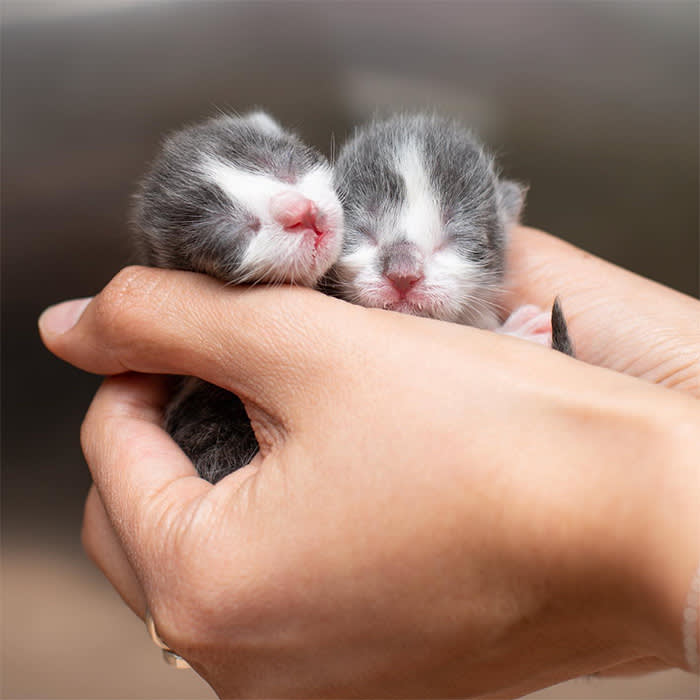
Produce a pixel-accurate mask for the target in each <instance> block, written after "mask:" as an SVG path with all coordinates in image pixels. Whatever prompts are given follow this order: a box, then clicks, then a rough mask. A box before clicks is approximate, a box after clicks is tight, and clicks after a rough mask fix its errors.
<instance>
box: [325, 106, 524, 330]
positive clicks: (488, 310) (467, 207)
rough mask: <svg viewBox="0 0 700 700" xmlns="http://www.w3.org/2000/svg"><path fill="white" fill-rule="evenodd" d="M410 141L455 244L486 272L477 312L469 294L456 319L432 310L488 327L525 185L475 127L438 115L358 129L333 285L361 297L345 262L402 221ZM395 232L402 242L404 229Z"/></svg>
mask: <svg viewBox="0 0 700 700" xmlns="http://www.w3.org/2000/svg"><path fill="white" fill-rule="evenodd" d="M409 146H411V147H413V148H416V149H417V152H418V153H419V156H420V159H421V166H422V167H423V169H424V171H425V174H426V175H427V179H428V181H429V183H430V186H431V190H432V192H433V193H435V195H437V197H438V200H439V202H438V205H439V209H440V213H441V216H442V220H443V228H444V231H445V234H446V237H447V239H448V241H449V245H450V246H451V247H452V249H453V250H455V251H457V252H458V253H459V255H461V256H462V257H463V258H465V259H468V260H470V261H472V262H473V263H474V264H475V270H477V272H475V274H477V275H478V277H479V279H478V280H475V282H476V284H477V286H479V288H480V293H479V297H480V299H479V300H478V302H479V308H478V309H477V308H476V306H475V305H474V304H473V303H469V300H468V299H464V303H463V304H462V309H461V311H460V313H459V314H458V315H457V316H455V315H454V314H452V315H445V316H441V315H440V313H439V311H438V310H433V312H432V313H430V314H426V315H434V316H435V317H438V318H444V320H450V321H457V322H461V323H468V324H471V325H488V322H487V320H486V317H489V319H493V318H495V317H496V312H495V309H494V308H493V306H494V304H495V299H496V291H497V289H498V288H499V287H500V285H501V283H502V280H503V270H504V251H505V245H506V238H507V230H508V228H509V227H510V226H511V225H512V224H514V223H516V222H517V221H518V219H519V216H520V212H521V209H522V206H523V202H524V196H525V194H524V188H523V187H521V186H520V185H519V184H517V183H515V182H510V181H507V180H502V179H501V178H500V177H499V175H498V172H497V170H496V168H495V164H494V160H493V158H492V157H491V155H489V154H488V153H487V152H486V150H485V149H484V147H483V146H482V145H481V144H480V143H479V142H478V140H477V139H476V138H475V137H474V136H473V134H471V132H469V131H468V130H466V129H465V128H464V127H463V126H461V125H460V124H459V123H458V122H455V121H451V120H448V119H443V118H441V117H438V116H434V115H423V114H418V115H398V116H394V117H392V118H390V119H387V120H384V121H375V122H372V123H370V124H369V125H366V126H364V127H361V128H359V129H357V130H356V131H355V133H354V135H353V136H352V138H351V139H350V140H349V141H348V143H347V144H346V145H345V146H344V147H343V149H342V150H341V153H340V155H339V157H338V161H337V163H336V166H335V179H336V187H337V189H338V191H339V193H340V195H341V200H342V202H343V208H344V212H345V236H344V244H343V251H342V253H341V256H340V259H339V261H338V263H337V264H336V266H335V267H334V268H333V269H332V270H331V273H330V275H329V283H328V286H329V288H332V289H333V290H334V292H335V293H336V294H337V295H339V296H341V297H343V298H346V299H348V300H351V301H357V300H358V290H357V289H356V288H354V283H353V282H352V281H348V280H347V279H345V277H346V276H344V275H343V265H344V261H345V260H346V259H347V256H350V255H352V253H353V252H354V251H356V250H357V249H358V247H359V246H360V244H361V243H362V242H363V241H365V240H366V239H367V238H368V237H373V236H375V235H376V231H377V229H380V228H382V227H383V226H386V225H391V224H389V223H387V222H389V221H393V220H395V218H396V216H397V212H398V211H399V210H400V209H401V207H402V206H404V205H405V204H406V197H407V192H406V182H405V181H404V178H403V177H402V175H401V173H400V172H399V171H398V170H397V167H396V157H397V153H399V152H401V150H402V149H405V148H407V147H409ZM396 234H397V235H398V236H399V239H400V236H401V232H400V231H398V232H396ZM397 250H398V249H397ZM391 256H392V253H391V251H390V250H383V251H382V255H381V260H382V263H381V264H382V265H384V266H385V267H386V265H387V262H386V260H387V257H389V258H391ZM360 303H362V302H360ZM491 324H492V322H491Z"/></svg>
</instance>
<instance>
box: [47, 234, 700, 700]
mask: <svg viewBox="0 0 700 700" xmlns="http://www.w3.org/2000/svg"><path fill="white" fill-rule="evenodd" d="M523 235H529V234H527V233H524V234H523ZM532 235H536V234H532ZM543 240H544V241H545V242H546V243H547V244H549V239H543ZM589 260H591V259H589ZM591 262H592V264H595V265H597V264H599V263H598V261H595V260H591ZM611 269H613V270H614V268H611ZM608 272H609V271H608ZM625 274H626V273H625ZM634 279H635V280H637V279H638V278H634ZM514 288H515V289H517V286H516V285H514ZM533 290H534V291H533ZM554 291H556V292H558V293H560V294H562V297H563V298H564V300H565V306H566V311H567V313H569V314H571V318H572V333H573V335H574V338H575V339H576V341H577V349H578V352H579V355H580V356H582V357H583V359H587V358H586V356H585V355H586V353H587V352H588V348H589V347H593V346H589V345H588V341H587V340H583V339H584V338H586V337H587V336H586V335H585V332H584V331H585V325H584V324H583V323H582V321H580V320H579V319H580V318H581V315H578V309H577V305H576V303H575V299H576V298H575V297H574V296H571V297H569V296H568V293H567V292H568V290H567V289H564V288H563V287H562V286H559V287H557V288H555V290H554ZM664 293H666V292H664ZM538 294H540V292H538V291H537V286H536V285H534V287H533V288H532V289H529V290H528V291H527V294H522V297H523V300H524V301H535V302H537V301H539V302H540V303H543V300H542V299H539V298H538V296H537V295H538ZM632 296H633V297H634V295H632ZM678 296H679V297H680V295H678ZM569 298H570V299H571V303H569V302H568V301H567V299H569ZM634 298H636V297H634ZM684 299H685V298H682V297H681V298H680V299H677V298H676V297H675V296H672V297H669V302H668V304H669V307H671V306H674V305H675V304H677V303H678V304H686V301H685V300H684ZM690 302H692V300H690ZM691 306H692V304H691ZM674 308H675V306H674ZM688 308H690V307H688ZM695 310H696V311H697V307H695ZM76 313H77V307H70V308H69V307H62V308H58V309H54V310H53V311H52V312H50V314H49V315H46V316H45V317H44V318H43V320H42V324H41V328H42V335H43V337H44V341H45V342H46V344H47V346H48V347H49V348H50V349H51V350H52V351H53V352H54V353H56V354H57V355H58V356H59V357H62V358H63V359H66V360H67V361H69V362H71V363H73V364H75V365H77V366H79V367H81V368H83V369H86V370H88V371H92V372H97V373H100V374H107V375H115V376H112V377H111V378H109V379H107V380H106V381H105V382H104V384H103V386H102V387H101V389H100V390H99V392H98V394H97V395H96V397H95V400H94V402H93V404H92V406H91V408H90V411H89V412H88V415H87V417H86V420H85V423H84V426H83V435H82V438H83V446H84V450H85V454H86V458H87V461H88V464H89V466H90V469H91V471H92V474H93V478H94V481H95V489H93V491H92V492H91V494H90V496H89V498H88V502H87V505H86V513H85V524H84V535H83V536H84V542H85V546H86V548H87V550H88V552H89V553H90V554H91V556H92V557H93V558H94V559H95V560H96V561H97V563H98V564H99V565H100V566H101V568H102V569H103V571H104V572H105V574H106V575H107V576H108V578H109V579H110V580H111V581H112V583H113V584H114V585H115V587H116V588H117V590H119V592H120V593H121V594H122V596H123V597H124V598H125V600H126V601H127V603H128V604H129V605H130V606H131V607H132V608H133V609H134V610H135V611H136V612H137V613H138V614H141V615H143V614H144V610H145V607H146V605H148V607H149V609H150V610H151V611H152V613H153V616H154V619H155V621H156V625H157V628H158V630H159V633H160V635H161V637H163V638H164V639H165V640H166V641H167V642H168V644H169V645H170V646H171V647H172V648H174V649H175V650H177V651H178V652H179V653H181V654H182V655H184V656H185V657H186V658H187V659H188V660H189V661H190V662H191V663H192V664H193V666H194V667H195V668H196V669H197V671H198V672H200V673H201V675H202V676H203V677H204V678H205V679H207V680H208V681H209V682H210V683H211V684H212V686H213V687H214V689H215V690H216V691H217V692H218V693H219V694H220V695H222V696H226V697H228V696H245V697H252V696H266V697H280V696H301V695H303V696H306V697H310V696H324V697H329V696H345V697H347V696H365V697H367V696H382V697H386V696H414V697H415V696H421V697H427V696H440V697H446V696H462V697H463V696H466V695H485V694H487V693H502V694H511V695H512V694H520V693H522V692H526V691H528V690H531V689H534V688H537V687H542V686H544V685H549V684H551V683H554V682H557V681H559V680H563V679H565V678H569V677H572V676H574V675H578V674H581V673H585V672H590V671H592V670H595V669H598V668H601V667H603V666H609V665H612V664H614V663H617V662H622V661H625V660H627V659H632V658H639V657H644V656H648V655H652V656H657V657H659V658H662V659H663V660H664V661H665V662H666V663H669V664H672V665H682V664H683V659H682V649H681V647H680V640H679V631H678V630H679V627H678V625H679V624H680V623H679V621H678V619H677V618H678V616H679V614H680V612H679V611H680V610H681V609H682V600H683V599H684V596H685V592H686V591H685V586H686V585H687V582H688V581H689V580H690V572H691V569H692V567H693V565H694V562H695V560H696V559H697V556H698V554H699V553H700V545H699V544H698V542H697V536H696V534H695V532H694V528H693V526H692V523H693V520H694V515H693V514H694V512H695V511H694V505H695V501H694V499H696V498H697V497H698V494H697V493H696V491H693V489H692V488H691V489H689V488H687V478H688V474H696V473H697V465H696V464H695V460H694V458H693V457H692V455H693V454H695V450H696V449H697V434H694V433H693V430H696V429H697V427H698V425H699V421H700V418H699V416H698V408H697V403H696V402H695V401H692V400H691V399H689V398H686V397H684V396H683V395H682V393H681V392H672V391H668V390H663V389H660V388H657V387H653V386H650V385H647V384H645V383H642V382H639V381H635V380H634V379H632V378H629V377H623V376H620V375H617V374H615V373H612V372H609V371H605V370H603V369H599V368H596V367H591V366H587V365H585V364H583V363H580V362H576V361H574V360H571V359H569V358H566V357H564V356H561V355H559V354H557V353H553V352H551V351H548V350H546V349H544V348H540V347H537V346H534V345H530V344H527V343H524V342H521V341H518V340H514V339H510V338H504V337H501V336H496V335H495V334H492V333H488V332H483V331H477V330H475V329H471V328H464V327H460V326H455V325H452V324H447V323H439V322H434V321H429V320H425V319H417V318H412V317H407V316H401V315H398V314H393V313H390V312H383V311H378V310H369V309H363V308H359V307H353V306H350V305H348V304H345V303H343V302H340V301H337V300H334V299H330V298H327V297H324V296H322V295H320V294H317V293H314V292H311V291H309V290H302V289H284V290H279V289H277V290H269V289H249V290H241V289H231V288H224V287H221V286H220V285H219V284H218V283H216V282H214V281H212V280H209V279H207V278H205V277H202V276H198V275H193V274H188V273H181V272H172V271H155V270H147V269H142V268H131V269H128V270H126V271H124V272H122V273H120V275H118V276H117V278H115V280H114V281H113V282H112V283H111V284H110V285H109V286H108V287H107V288H106V289H105V290H104V291H103V292H102V293H101V294H100V295H98V296H97V297H96V298H95V299H94V300H92V301H91V302H90V303H89V304H88V305H87V307H86V308H85V309H84V311H83V313H82V315H81V316H80V318H79V320H78V321H77V323H76V324H75V325H74V326H72V327H71V328H69V329H68V330H66V328H65V326H66V324H67V323H68V321H69V320H70V321H72V320H73V317H74V316H75V315H76ZM581 313H583V312H581ZM589 313H590V310H589ZM71 314H72V316H71ZM61 315H63V316H62V317H63V325H61V323H60V320H61V318H60V317H61ZM665 318H668V317H665ZM603 327H604V324H603ZM640 342H649V341H647V340H646V339H644V340H643V341H642V340H640ZM650 344H653V343H650ZM686 371H687V370H686ZM169 373H174V374H193V375H196V376H200V377H202V378H203V379H206V380H208V381H210V382H213V383H216V384H219V385H221V386H224V387H226V388H228V389H230V390H232V391H234V392H235V393H236V394H237V395H239V396H240V397H241V398H242V399H243V400H244V402H245V403H246V407H247V409H248V411H249V415H250V417H251V421H252V423H253V426H254V429H255V432H256V435H257V437H258V440H259V443H260V447H261V450H260V453H259V455H258V456H257V457H256V458H255V460H254V462H253V463H252V464H251V465H250V466H249V467H246V468H244V469H241V470H239V471H238V472H236V473H234V474H232V475H230V476H229V477H226V478H225V479H223V480H222V481H221V482H219V483H218V484H217V485H216V486H211V485H210V484H208V483H206V482H204V481H202V480H200V479H199V478H197V476H196V473H195V471H194V469H193V467H192V465H191V464H190V463H189V461H188V460H187V459H186V458H185V457H184V455H183V454H182V453H181V452H180V450H179V449H178V448H177V446H176V445H175V444H174V443H173V442H172V440H171V439H170V438H169V437H168V436H167V435H166V434H165V433H164V432H163V431H162V430H161V428H160V421H161V411H162V407H163V404H164V401H165V400H166V397H167V380H166V379H164V378H163V377H159V376H152V375H162V374H169ZM642 374H644V373H642ZM681 374H682V372H681ZM672 375H673V376H676V377H679V376H681V375H680V374H679V373H678V372H676V373H667V374H666V376H672ZM644 376H645V378H647V379H649V378H652V379H653V377H651V376H649V374H648V373H647V374H646V375H644ZM685 381H686V380H685V379H684V380H683V381H682V382H680V384H682V385H684V386H686V384H685V383H684V382H685ZM675 386H679V383H678V382H676V384H675ZM687 386H691V387H692V386H693V383H692V378H690V379H689V380H688V382H687ZM693 435H695V438H696V442H695V443H693V442H692V440H693ZM662 457H663V459H664V461H665V462H666V463H667V464H670V465H671V466H670V467H668V468H666V469H663V470H662V469H659V467H658V465H659V463H660V461H661V458H662ZM693 470H695V471H693ZM621 499H624V502H625V507H624V508H621V507H620V503H621ZM668 499H672V501H673V518H672V519H671V518H670V517H669V515H668ZM650 524H653V527H650ZM668 542H672V543H673V546H668ZM679 552H680V553H685V554H684V555H683V556H681V555H680V554H679ZM691 559H692V561H691ZM671 569H672V570H673V573H672V574H669V573H668V571H669V570H671Z"/></svg>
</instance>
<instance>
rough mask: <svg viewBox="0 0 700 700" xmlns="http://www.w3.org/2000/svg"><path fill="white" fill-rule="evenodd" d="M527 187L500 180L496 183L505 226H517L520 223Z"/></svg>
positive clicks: (511, 181)
mask: <svg viewBox="0 0 700 700" xmlns="http://www.w3.org/2000/svg"><path fill="white" fill-rule="evenodd" d="M526 193H527V187H525V185H521V184H520V183H519V182H515V181H513V180H501V181H500V182H499V183H498V199H499V203H500V209H501V211H502V212H503V218H504V219H505V222H506V224H517V223H518V222H519V221H520V215H521V214H522V211H523V207H524V206H525V194H526Z"/></svg>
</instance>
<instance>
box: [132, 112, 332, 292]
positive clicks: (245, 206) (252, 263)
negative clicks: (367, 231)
mask: <svg viewBox="0 0 700 700" xmlns="http://www.w3.org/2000/svg"><path fill="white" fill-rule="evenodd" d="M133 221H134V229H135V231H136V234H137V245H138V248H139V251H140V255H141V259H142V261H143V262H145V263H146V264H150V265H155V266H157V267H168V268H176V269H185V270H193V271H195V272H204V273H207V274H210V275H213V276H214V277H217V278H219V279H222V280H224V281H225V282H230V283H248V282H265V283H274V282H287V283H295V284H302V285H307V286H311V285H313V284H315V283H316V281H317V280H318V279H319V278H320V277H321V276H322V275H323V274H324V273H325V272H326V270H327V269H328V268H329V266H330V265H331V264H332V262H333V261H334V260H335V259H336V257H337V255H338V252H339V250H340V246H341V240H342V229H343V213H342V208H341V205H340V202H339V200H338V197H337V196H336V194H335V190H334V188H333V181H332V169H331V167H330V165H329V164H328V162H327V161H326V159H325V158H324V157H323V156H322V155H321V154H320V153H318V152H317V151H316V150H314V149H312V148H310V147H309V146H307V145H305V144H304V143H302V142H301V141H300V140H299V139H298V138H297V137H296V136H294V135H293V134H291V133H289V132H287V131H285V130H283V129H282V128H281V127H280V126H279V124H277V122H276V121H274V120H273V119H272V118H271V117H270V116H268V115H267V114H265V113H264V112H254V113H252V114H249V115H247V116H244V117H234V116H222V117H217V118H214V119H210V120H208V121H206V122H203V123H201V124H198V125H195V126H192V127H188V128H186V129H183V130H181V131H179V132H177V133H175V134H173V135H171V136H170V137H168V138H167V139H166V140H165V142H164V143H163V146H162V149H161V152H160V154H159V155H158V156H157V158H156V159H155V161H154V163H153V165H152V166H151V169H150V171H149V172H148V173H147V174H146V176H145V177H144V179H143V181H142V183H141V186H140V189H139V192H138V194H137V197H136V206H135V209H134V216H133Z"/></svg>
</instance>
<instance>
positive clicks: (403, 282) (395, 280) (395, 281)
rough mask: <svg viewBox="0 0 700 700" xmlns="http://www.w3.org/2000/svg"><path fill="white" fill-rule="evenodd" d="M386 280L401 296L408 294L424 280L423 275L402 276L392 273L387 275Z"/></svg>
mask: <svg viewBox="0 0 700 700" xmlns="http://www.w3.org/2000/svg"><path fill="white" fill-rule="evenodd" d="M386 278H387V279H388V280H389V282H391V285H392V286H393V287H394V289H395V290H396V291H397V292H399V293H400V294H406V292H408V291H410V290H411V289H412V288H413V287H414V286H415V285H416V284H417V283H418V282H420V281H421V280H422V279H423V275H417V274H414V273H412V272H409V273H405V274H401V273H398V272H390V273H388V274H387V276H386Z"/></svg>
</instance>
